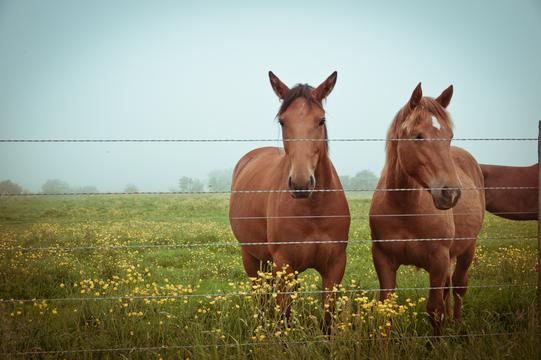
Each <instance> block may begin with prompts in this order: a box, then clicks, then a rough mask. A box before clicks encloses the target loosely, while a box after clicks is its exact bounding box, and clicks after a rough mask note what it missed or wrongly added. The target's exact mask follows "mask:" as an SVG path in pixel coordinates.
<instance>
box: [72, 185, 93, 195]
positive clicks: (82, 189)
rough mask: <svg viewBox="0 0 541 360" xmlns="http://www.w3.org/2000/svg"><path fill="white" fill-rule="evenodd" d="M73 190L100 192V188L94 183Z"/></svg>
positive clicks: (90, 192) (89, 192)
mask: <svg viewBox="0 0 541 360" xmlns="http://www.w3.org/2000/svg"><path fill="white" fill-rule="evenodd" d="M73 192H78V193H88V194H95V193H97V192H98V188H97V187H95V186H94V185H85V186H79V187H77V188H75V189H73Z"/></svg>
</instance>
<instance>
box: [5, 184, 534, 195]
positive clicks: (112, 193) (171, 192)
mask: <svg viewBox="0 0 541 360" xmlns="http://www.w3.org/2000/svg"><path fill="white" fill-rule="evenodd" d="M432 190H460V191H481V190H483V191H486V190H537V186H489V187H470V188H452V187H448V188H387V189H386V188H372V189H314V190H289V189H260V190H259V189H256V190H229V191H225V190H224V191H214V190H209V191H134V192H129V191H106V192H59V193H37V192H29V193H20V194H15V193H4V194H0V197H19V196H104V195H187V194H191V195H194V194H199V195H203V194H263V193H306V192H313V193H337V192H341V193H347V192H402V191H432Z"/></svg>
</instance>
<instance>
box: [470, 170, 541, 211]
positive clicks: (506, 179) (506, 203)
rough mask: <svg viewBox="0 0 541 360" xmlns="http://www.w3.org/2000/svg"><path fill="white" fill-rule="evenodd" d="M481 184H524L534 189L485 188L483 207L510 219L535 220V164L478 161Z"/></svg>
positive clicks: (495, 185) (537, 194) (537, 176)
mask: <svg viewBox="0 0 541 360" xmlns="http://www.w3.org/2000/svg"><path fill="white" fill-rule="evenodd" d="M480 166H481V170H482V171H483V176H484V178H485V187H500V186H524V187H535V189H514V190H513V189H510V190H505V189H493V190H490V189H486V190H485V196H486V209H487V211H489V212H491V213H493V214H495V215H498V216H500V217H503V218H506V219H510V220H537V216H538V213H537V212H538V196H539V190H538V189H537V187H538V185H539V184H538V181H539V164H535V165H531V166H499V165H485V164H480Z"/></svg>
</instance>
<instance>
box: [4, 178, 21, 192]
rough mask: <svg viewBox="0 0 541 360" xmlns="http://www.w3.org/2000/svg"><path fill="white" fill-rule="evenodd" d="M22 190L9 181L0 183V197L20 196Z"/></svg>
mask: <svg viewBox="0 0 541 360" xmlns="http://www.w3.org/2000/svg"><path fill="white" fill-rule="evenodd" d="M22 193H23V188H22V187H21V186H20V185H18V184H16V183H14V182H12V181H11V180H3V181H0V195H5V194H22Z"/></svg>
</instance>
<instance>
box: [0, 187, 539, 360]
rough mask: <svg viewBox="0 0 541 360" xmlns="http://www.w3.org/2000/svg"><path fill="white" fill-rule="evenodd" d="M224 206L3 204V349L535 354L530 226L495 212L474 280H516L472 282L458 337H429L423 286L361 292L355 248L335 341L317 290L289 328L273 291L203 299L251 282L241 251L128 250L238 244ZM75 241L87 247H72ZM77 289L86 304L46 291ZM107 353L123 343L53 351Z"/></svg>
mask: <svg viewBox="0 0 541 360" xmlns="http://www.w3.org/2000/svg"><path fill="white" fill-rule="evenodd" d="M349 200H350V208H351V213H352V217H353V219H352V226H351V231H350V239H368V238H369V237H370V231H369V228H368V220H367V214H368V208H369V204H370V199H367V198H363V197H360V196H350V198H349ZM227 212H228V199H227V197H225V196H218V195H211V194H209V195H201V196H197V197H195V196H184V195H178V196H143V195H141V196H133V195H132V196H87V197H28V198H16V197H13V198H2V199H0V229H1V231H0V253H1V258H0V298H2V299H4V301H3V302H1V303H0V317H1V319H0V320H1V322H0V342H1V344H0V352H1V353H2V354H3V356H4V357H9V358H11V357H14V355H13V354H14V353H17V352H21V353H25V352H27V353H28V352H30V353H32V352H39V351H53V352H52V353H40V354H33V355H32V354H26V355H24V356H25V357H35V358H108V357H110V358H118V357H128V358H157V359H158V358H178V357H180V358H191V359H194V358H195V359H199V358H214V359H221V358H247V359H256V358H257V359H282V358H284V357H287V358H295V359H327V358H336V359H353V358H374V359H389V358H412V359H416V358H427V357H435V356H438V357H441V358H451V359H463V358H468V359H482V358H491V359H503V358H506V359H507V358H516V359H530V358H532V359H533V358H539V354H540V353H541V346H540V341H539V336H538V335H537V334H538V330H537V328H536V317H537V314H536V287H535V285H536V283H537V272H536V263H537V261H536V259H537V255H536V252H537V246H536V240H535V239H514V238H515V237H530V238H534V237H536V235H537V224H536V223H535V222H513V221H507V220H503V219H500V218H496V217H494V216H492V215H487V217H486V220H485V224H484V226H483V231H482V234H481V237H501V238H502V239H500V240H490V239H487V240H479V241H478V252H477V256H476V260H475V262H474V265H473V267H472V269H471V271H470V284H471V285H474V286H475V285H513V287H508V286H502V287H493V288H472V289H470V290H469V292H468V294H467V295H466V298H465V302H464V311H463V314H464V315H463V317H464V318H463V320H462V321H461V322H460V323H452V322H448V323H447V328H446V330H445V334H446V335H457V336H456V337H450V338H445V339H441V340H435V339H430V338H423V337H422V336H425V335H431V333H432V330H431V327H430V325H429V323H428V319H427V315H426V314H425V303H424V302H425V298H426V297H427V292H426V291H421V290H413V291H403V292H399V293H398V297H397V298H396V299H394V300H392V301H390V302H388V303H387V304H379V303H378V302H376V301H374V300H373V299H375V297H376V296H377V293H375V292H373V291H364V292H363V291H361V289H373V288H377V287H378V286H379V285H378V282H377V277H376V274H375V270H374V267H373V265H372V259H371V255H370V245H369V243H366V242H365V243H355V244H350V245H349V247H348V265H347V269H346V275H345V278H344V281H343V289H342V290H343V291H342V292H341V293H340V296H339V299H338V305H339V306H338V307H339V311H338V312H337V314H336V319H335V322H334V329H333V335H332V336H331V337H330V338H326V337H325V336H323V334H322V333H321V331H320V327H319V322H320V319H321V317H322V310H321V309H320V301H319V296H316V295H313V294H302V293H301V294H299V295H297V296H294V298H295V299H294V302H293V313H292V318H291V320H290V322H289V323H287V324H283V323H280V317H279V315H278V312H277V311H276V309H275V304H274V303H273V298H272V297H271V298H270V300H268V301H269V304H266V305H265V306H262V305H261V301H260V299H259V297H258V296H257V295H256V294H254V295H253V296H218V297H206V296H198V295H199V294H209V293H214V294H215V293H222V292H227V293H239V292H249V291H251V287H252V284H251V283H250V282H249V280H248V279H247V277H246V275H245V274H244V271H243V268H242V265H241V261H240V255H239V248H238V246H204V247H199V246H193V247H189V248H187V247H160V248H143V247H131V248H125V247H124V248H122V246H124V245H156V244H160V245H167V244H192V245H195V244H203V243H232V244H235V243H236V240H235V239H234V237H233V235H232V233H231V231H230V228H229V223H228V219H227ZM115 246H116V247H117V248H115ZM119 246H120V247H119ZM29 247H46V248H47V249H41V250H34V251H29V250H25V248H29ZM73 247H77V248H78V249H75V250H74V249H71V250H69V249H67V248H73ZM85 247H87V248H85ZM88 247H98V248H88ZM104 247H105V248H104ZM299 281H300V290H301V291H311V290H317V289H319V288H320V280H319V276H318V274H317V273H316V272H314V271H307V272H305V273H303V274H302V275H301V277H300V279H299ZM522 285H528V286H522ZM265 286H266V285H265V284H261V287H260V288H265ZM398 286H399V287H426V286H428V277H427V274H426V273H425V272H423V271H417V270H415V269H414V268H412V267H402V268H401V270H400V272H399V276H398ZM162 295H166V296H170V297H162V298H160V297H159V296H162ZM149 296H150V298H149ZM76 297H81V298H85V300H75V299H71V300H48V301H43V300H40V299H63V298H76ZM9 299H35V300H31V301H28V302H18V301H9ZM6 300H7V301H6ZM391 322H392V326H391V329H392V330H391V335H390V336H391V338H396V337H402V339H400V340H396V339H390V340H389V339H388V338H387V329H388V328H389V327H390V325H391ZM501 333H506V334H504V335H497V334H501ZM507 333H511V334H507ZM481 334H485V335H486V336H480V335H481ZM162 346H163V347H164V348H161V347H162ZM110 348H115V349H124V350H116V351H103V352H65V353H60V352H54V351H65V350H81V349H110ZM21 356H22V355H21Z"/></svg>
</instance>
